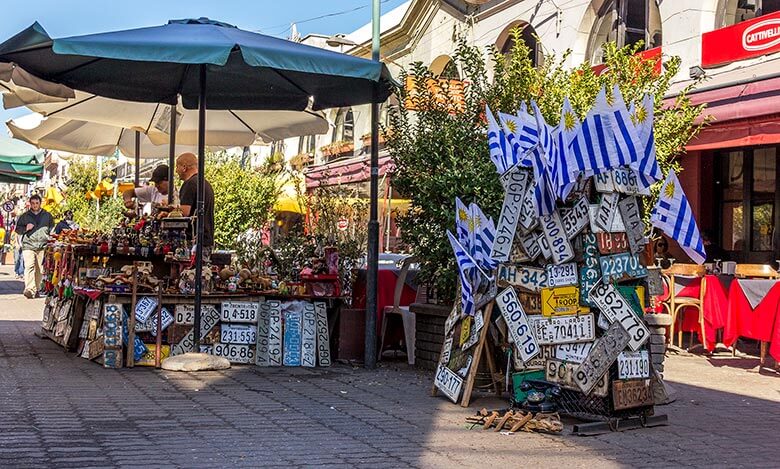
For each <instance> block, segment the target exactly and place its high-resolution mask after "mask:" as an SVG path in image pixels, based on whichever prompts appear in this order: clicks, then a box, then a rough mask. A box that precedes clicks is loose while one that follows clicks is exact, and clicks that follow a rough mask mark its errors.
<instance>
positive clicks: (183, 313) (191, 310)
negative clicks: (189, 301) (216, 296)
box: [173, 305, 219, 326]
mask: <svg viewBox="0 0 780 469" xmlns="http://www.w3.org/2000/svg"><path fill="white" fill-rule="evenodd" d="M214 313H216V314H217V316H219V312H218V311H217V308H216V306H214V305H201V306H200V317H204V316H206V315H207V314H208V315H213V314H214ZM194 320H195V306H193V305H176V308H174V314H173V322H174V323H175V324H185V325H189V326H191V325H192V324H193V321H194Z"/></svg>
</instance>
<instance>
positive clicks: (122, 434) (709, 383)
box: [0, 266, 780, 468]
mask: <svg viewBox="0 0 780 469" xmlns="http://www.w3.org/2000/svg"><path fill="white" fill-rule="evenodd" d="M21 291H22V284H21V282H20V281H16V280H13V276H12V275H11V274H10V268H8V267H7V266H2V267H0V467H98V466H99V467H116V466H132V467H161V466H168V467H174V466H178V467H226V466H230V467H232V466H249V467H257V466H272V467H281V466H284V467H371V468H381V467H392V468H396V467H409V466H412V467H449V468H452V467H500V466H503V467H520V466H521V465H525V464H531V465H534V466H539V465H543V467H566V468H571V467H588V468H592V467H628V466H639V467H649V466H653V467H685V466H708V467H778V466H780V462H778V461H779V460H778V454H777V448H778V438H777V434H776V433H775V432H776V431H777V429H778V428H780V405H778V403H779V402H780V376H778V375H777V374H775V373H774V372H772V371H762V373H761V374H759V373H758V367H757V364H758V360H757V359H755V358H732V357H731V355H730V354H720V355H718V356H717V357H716V358H707V357H703V356H693V355H687V354H686V355H672V356H671V357H669V359H668V360H667V363H666V378H667V381H668V382H669V383H671V385H672V387H673V388H674V390H675V391H676V397H677V400H676V401H675V402H674V403H672V404H670V405H667V406H662V407H657V408H656V413H658V414H667V415H668V416H669V421H670V424H669V425H668V426H665V427H656V428H651V429H640V430H632V431H625V432H618V433H611V434H603V435H600V436H594V437H578V436H573V435H571V434H570V433H571V424H570V423H569V422H567V423H566V425H565V428H564V432H563V434H562V435H542V434H530V433H517V434H514V435H502V434H500V433H494V432H492V431H483V430H481V429H475V430H469V429H468V428H467V427H466V426H465V424H464V419H465V417H466V416H468V415H470V414H471V413H473V412H474V411H475V410H478V409H479V408H481V407H487V408H489V409H491V408H501V407H505V406H506V402H505V401H503V400H498V399H495V398H480V399H476V400H475V401H474V402H473V404H472V407H471V408H470V409H463V408H461V407H459V406H455V405H453V404H451V403H450V402H449V401H447V400H445V399H444V398H441V397H439V398H433V397H430V394H429V391H430V386H431V381H432V379H433V377H432V375H431V374H429V373H422V372H418V371H415V370H413V369H410V368H408V367H406V366H405V365H401V364H400V363H399V362H391V363H389V364H386V363H381V365H382V366H381V367H380V368H379V369H377V370H375V371H366V370H363V369H360V368H353V367H350V366H346V365H337V366H334V367H332V368H330V369H302V368H265V369H263V368H257V367H254V366H241V367H235V368H233V369H230V370H226V371H222V372H202V373H192V374H188V373H176V372H168V371H157V370H154V369H150V368H134V369H123V370H108V369H104V368H102V367H100V366H99V365H97V364H95V363H91V362H88V361H87V360H84V359H82V358H77V357H75V356H74V355H73V354H72V353H68V354H66V353H63V351H62V349H61V348H60V347H59V346H57V345H55V344H54V343H53V342H51V341H49V340H46V339H40V338H38V337H36V336H35V335H34V332H36V330H38V329H39V323H38V321H39V320H40V317H41V310H42V306H43V304H42V300H26V299H24V298H23V297H22V295H21V294H20V293H21Z"/></svg>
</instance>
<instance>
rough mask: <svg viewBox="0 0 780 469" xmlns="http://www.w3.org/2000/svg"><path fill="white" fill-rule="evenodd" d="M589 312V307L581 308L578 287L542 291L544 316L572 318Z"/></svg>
mask: <svg viewBox="0 0 780 469" xmlns="http://www.w3.org/2000/svg"><path fill="white" fill-rule="evenodd" d="M588 312H589V309H588V308H587V307H583V306H580V289H579V288H577V287H576V286H568V287H558V288H544V289H542V315H543V316H547V317H551V316H571V315H572V314H581V313H588Z"/></svg>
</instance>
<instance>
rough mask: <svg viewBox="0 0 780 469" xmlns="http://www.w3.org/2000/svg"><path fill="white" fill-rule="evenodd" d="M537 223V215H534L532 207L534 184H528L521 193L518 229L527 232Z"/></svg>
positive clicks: (534, 211)
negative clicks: (521, 201) (521, 204)
mask: <svg viewBox="0 0 780 469" xmlns="http://www.w3.org/2000/svg"><path fill="white" fill-rule="evenodd" d="M529 182H530V181H529ZM538 224H539V217H537V216H536V209H535V208H534V185H533V184H528V187H527V188H526V190H525V193H524V194H523V206H522V207H521V209H520V230H521V231H522V232H523V233H529V232H530V231H531V230H533V229H534V228H536V225H538Z"/></svg>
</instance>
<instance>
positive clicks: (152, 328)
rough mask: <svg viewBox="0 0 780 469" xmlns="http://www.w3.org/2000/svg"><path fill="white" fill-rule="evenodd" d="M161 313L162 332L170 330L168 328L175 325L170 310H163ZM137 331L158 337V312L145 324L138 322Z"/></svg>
mask: <svg viewBox="0 0 780 469" xmlns="http://www.w3.org/2000/svg"><path fill="white" fill-rule="evenodd" d="M160 311H161V314H162V319H161V320H160V325H161V326H162V330H165V329H167V328H168V326H170V325H171V324H173V315H172V314H171V313H169V312H168V308H161V309H160ZM135 330H136V332H144V331H148V332H149V333H150V334H152V335H153V336H157V312H155V313H154V314H153V315H152V316H150V317H149V319H147V320H146V322H145V323H143V324H141V323H140V322H136V323H135Z"/></svg>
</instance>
